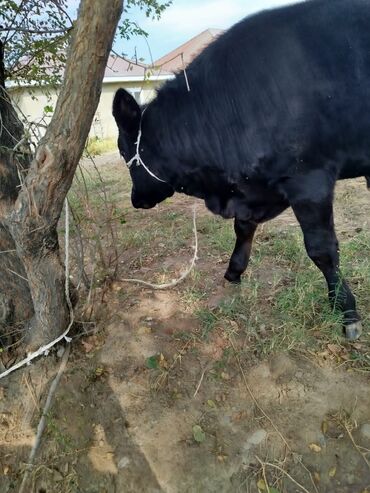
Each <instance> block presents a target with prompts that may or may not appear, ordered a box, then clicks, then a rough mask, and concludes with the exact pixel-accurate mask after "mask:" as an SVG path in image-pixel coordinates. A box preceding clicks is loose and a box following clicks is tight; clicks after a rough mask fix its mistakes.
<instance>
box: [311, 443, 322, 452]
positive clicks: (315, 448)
mask: <svg viewBox="0 0 370 493" xmlns="http://www.w3.org/2000/svg"><path fill="white" fill-rule="evenodd" d="M308 447H309V449H310V450H312V452H321V447H320V445H317V444H316V443H310V444H309V446H308Z"/></svg>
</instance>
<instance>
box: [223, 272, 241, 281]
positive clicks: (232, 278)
mask: <svg viewBox="0 0 370 493" xmlns="http://www.w3.org/2000/svg"><path fill="white" fill-rule="evenodd" d="M224 278H225V279H226V281H229V282H232V283H233V284H240V283H241V282H242V280H241V277H240V274H233V273H232V272H229V271H228V270H227V271H226V272H225V275H224Z"/></svg>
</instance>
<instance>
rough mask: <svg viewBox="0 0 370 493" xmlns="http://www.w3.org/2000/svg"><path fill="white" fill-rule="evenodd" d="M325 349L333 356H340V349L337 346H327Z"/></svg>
mask: <svg viewBox="0 0 370 493" xmlns="http://www.w3.org/2000/svg"><path fill="white" fill-rule="evenodd" d="M327 348H328V349H329V351H330V352H331V353H333V354H340V353H341V352H342V347H341V346H339V345H338V344H328V345H327Z"/></svg>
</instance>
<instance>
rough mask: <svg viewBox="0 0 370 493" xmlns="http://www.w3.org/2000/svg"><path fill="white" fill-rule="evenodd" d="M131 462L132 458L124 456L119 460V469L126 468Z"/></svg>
mask: <svg viewBox="0 0 370 493" xmlns="http://www.w3.org/2000/svg"><path fill="white" fill-rule="evenodd" d="M129 464H130V459H129V458H128V457H122V459H120V461H119V462H118V469H124V468H125V467H127V466H128V465H129Z"/></svg>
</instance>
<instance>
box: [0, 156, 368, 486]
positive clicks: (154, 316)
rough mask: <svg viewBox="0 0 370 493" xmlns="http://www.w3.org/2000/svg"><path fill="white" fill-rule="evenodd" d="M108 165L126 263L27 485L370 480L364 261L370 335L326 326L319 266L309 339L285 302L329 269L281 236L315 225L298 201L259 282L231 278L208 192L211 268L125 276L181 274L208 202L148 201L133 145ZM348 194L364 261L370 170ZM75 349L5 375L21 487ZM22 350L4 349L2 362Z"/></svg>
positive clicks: (342, 209) (268, 251)
mask: <svg viewBox="0 0 370 493" xmlns="http://www.w3.org/2000/svg"><path fill="white" fill-rule="evenodd" d="M96 163H97V166H99V169H100V170H103V171H102V174H103V176H104V169H108V168H109V169H110V171H109V176H110V178H111V182H109V183H110V184H109V186H108V189H107V190H108V195H109V193H111V195H112V196H114V197H116V198H117V200H116V202H115V204H114V207H115V210H116V209H119V210H120V211H123V213H124V221H123V220H122V217H121V215H120V216H119V217H120V230H124V231H123V233H122V235H123V237H125V238H126V239H125V238H124V239H122V244H121V243H120V244H119V246H120V248H121V247H122V252H121V253H122V254H121V256H120V268H119V270H118V271H117V272H116V277H115V279H113V280H112V279H110V281H109V284H107V283H106V284H105V285H104V286H105V287H104V286H103V284H99V285H98V286H97V288H96V292H97V293H98V294H99V293H100V295H101V296H100V298H99V296H98V297H96V298H95V302H94V303H95V305H96V306H94V314H95V318H94V317H93V318H92V319H91V320H92V322H91V321H90V322H89V323H91V330H86V327H90V326H89V325H84V324H83V321H82V322H81V324H82V325H83V327H84V328H85V332H86V334H85V335H83V333H82V336H81V333H78V334H76V336H75V337H74V339H73V341H72V344H71V355H70V357H69V361H68V365H67V369H66V371H65V372H64V374H63V376H62V379H61V382H60V384H59V386H58V389H57V392H56V395H55V399H54V403H53V405H52V409H51V411H50V412H49V413H48V415H47V429H46V431H45V434H44V436H43V439H42V442H41V445H40V449H39V451H38V454H37V456H36V460H35V464H34V467H33V468H32V471H31V476H30V481H29V484H28V486H27V488H26V490H25V491H26V492H30V493H31V492H32V493H58V492H60V493H77V492H80V493H103V492H106V493H134V492H135V493H136V492H148V493H152V492H153V493H154V492H165V493H185V492H186V493H187V492H189V493H198V492H199V493H203V492H225V493H226V492H230V493H231V492H250V493H258V492H268V491H269V492H270V493H283V492H286V493H293V492H306V493H307V492H309V493H369V492H370V387H369V383H370V356H369V351H370V349H369V348H370V345H369V319H368V313H366V309H367V307H369V308H370V301H369V292H368V290H367V286H368V284H362V282H365V281H362V280H360V274H361V273H360V274H359V273H358V272H357V271H356V272H354V273H352V274H351V273H350V274H349V275H350V282H351V285H353V286H354V287H355V291H356V294H357V297H358V298H359V300H358V301H359V304H360V307H361V310H362V315H363V317H364V329H365V330H364V335H363V337H362V339H361V340H360V341H359V342H356V343H353V344H349V343H347V342H345V341H343V339H341V336H340V334H339V335H338V330H337V333H336V334H334V333H333V334H332V328H331V327H329V332H328V333H329V334H332V335H327V333H326V332H325V331H324V332H325V335H323V333H321V332H320V330H321V326H324V325H325V324H324V322H322V320H321V319H320V320H321V321H320V324H321V325H320V324H319V322H318V320H319V318H320V316H321V315H320V313H321V311H322V310H325V306H326V299H325V286H324V283H323V281H322V280H321V278H320V277H318V278H317V279H318V281H317V283H318V291H317V292H318V293H319V295H318V296H319V297H320V298H319V302H318V303H316V301H315V300H316V299H314V301H312V302H311V301H309V302H306V301H305V303H306V305H302V306H304V307H305V310H306V311H307V313H308V315H307V317H308V318H307V319H309V320H308V321H307V320H306V318H305V324H306V325H305V326H307V327H308V329H307V330H308V333H309V335H310V339H308V336H301V335H300V337H304V338H303V339H299V340H298V339H297V338H296V336H295V335H294V334H295V332H294V330H295V329H296V328H297V324H298V320H300V318H297V319H296V318H294V317H296V316H297V317H301V316H302V314H301V313H299V314H298V315H296V313H295V311H294V308H295V307H297V303H298V302H297V301H294V302H293V304H292V305H289V306H290V307H291V308H289V309H288V308H287V309H285V308H284V312H285V313H284V314H281V313H280V314H279V313H278V312H279V309H280V310H282V309H281V308H279V307H282V306H284V307H285V306H288V305H287V304H285V305H282V304H280V305H279V303H282V300H285V301H286V293H287V292H288V290H289V289H291V290H292V292H293V293H297V292H298V291H299V289H300V287H299V285H298V284H297V278H298V277H297V276H303V275H306V278H305V284H304V285H303V286H304V287H303V291H302V292H303V295H302V296H306V295H307V292H309V290H310V288H309V284H310V282H311V281H310V279H311V278H312V283H315V282H316V281H315V279H316V278H315V277H314V276H315V275H316V274H311V273H310V272H311V271H309V273H308V280H307V274H306V270H307V269H306V266H308V263H306V260H305V259H304V260H299V262H297V261H294V265H297V267H294V269H295V268H297V269H298V271H299V272H298V271H297V272H298V274H297V273H296V271H295V270H293V267H291V265H293V264H288V263H287V262H288V261H289V257H290V256H291V255H293V254H291V253H290V250H289V248H290V245H291V244H292V241H293V240H292V238H293V236H288V237H287V238H288V239H287V240H284V241H286V245H285V247H284V248H285V257H284V258H283V256H279V255H280V251H279V248H280V247H279V248H277V246H276V245H277V244H278V243H277V242H278V241H281V238H283V239H284V238H285V236H284V235H285V234H287V235H296V234H297V235H298V234H299V233H298V228H297V225H296V222H295V219H294V218H293V216H292V214H291V213H290V212H289V211H288V212H286V213H284V214H283V215H282V216H280V217H279V218H277V219H276V220H275V221H274V222H273V224H272V225H271V226H266V227H265V228H262V231H261V233H260V234H259V237H258V239H257V243H258V245H257V246H256V255H255V258H256V260H255V261H254V262H252V263H251V265H250V267H249V271H248V274H247V275H246V276H245V280H244V282H243V283H242V285H241V286H230V285H225V284H224V282H223V274H224V271H225V269H226V266H227V260H228V256H229V254H230V251H231V250H232V246H233V245H232V242H231V240H230V239H229V238H231V239H232V234H231V233H230V234H229V233H225V231H226V230H225V231H224V230H222V235H221V233H220V230H219V229H217V230H216V229H215V228H216V226H215V228H214V229H212V228H213V226H212V228H211V226H210V224H211V221H213V219H212V217H211V215H210V214H208V213H207V212H206V211H205V209H204V208H203V206H202V205H199V206H198V228H199V241H200V251H199V260H198V262H197V265H196V269H195V272H193V273H192V274H191V275H190V276H189V277H188V278H187V279H186V281H185V282H184V283H182V284H180V285H179V286H177V287H176V288H174V289H170V290H165V291H153V290H151V289H147V288H144V287H142V286H139V285H136V284H129V283H126V282H123V281H122V279H123V278H127V277H129V278H132V277H135V278H140V279H146V280H149V281H155V282H163V281H168V280H170V279H171V278H176V277H178V276H179V275H180V273H181V271H182V270H184V269H185V268H186V266H187V265H188V264H189V261H190V259H191V257H192V255H193V249H192V241H193V238H192V231H191V217H192V204H193V200H192V199H189V198H184V197H176V198H174V199H173V200H171V201H170V202H169V203H167V204H163V205H161V206H160V208H159V209H158V208H157V209H155V210H153V211H140V212H137V211H133V210H132V209H131V208H130V206H129V194H128V192H129V187H128V178H127V173H126V171H125V170H123V169H122V168H121V166H122V164H121V163H119V162H118V158H117V156H116V155H109V156H103V157H100V158H98V159H97V160H96ZM112 170H113V171H112ZM107 173H108V171H107ZM120 174H122V178H117V176H119V175H120ZM112 176H113V178H112ZM120 180H121V181H120ZM108 181H109V180H108ZM337 195H338V201H339V202H338V211H337V221H336V222H337V230H338V234H339V237H340V239H341V240H342V241H343V243H344V244H346V240H348V241H349V242H350V241H352V239H354V240H353V241H355V240H356V238H358V236H359V235H361V234H364V236H361V238H362V240H361V241H363V242H364V243H365V244H360V246H358V247H356V248H357V249H355V248H354V247H353V248H349V247H346V246H344V250H345V253H344V255H345V256H346V259H347V258H348V259H349V260H348V262H349V263H351V262H352V263H355V262H356V261H355V259H356V258H360V259H362V262H368V259H369V248H370V242H368V239H369V238H370V228H369V222H370V217H369V200H370V195H369V193H368V191H367V190H366V187H365V184H364V180H353V181H350V182H347V183H346V184H343V183H342V184H340V185H339V186H338V194H337ZM212 224H213V223H212ZM215 224H216V225H218V224H221V223H218V222H217V223H215ZM126 225H127V230H125V227H126ZM155 225H156V226H155ZM154 227H155V228H157V229H155V231H154V229H153V228H154ZM217 227H218V226H217ZM220 227H222V228H223V227H224V226H223V225H222V226H220ZM225 227H226V226H225ZM227 227H229V228H230V231H231V229H232V228H231V225H229V226H227ZM129 228H131V229H129ZM150 228H152V229H150ZM366 228H367V230H368V233H369V235H368V236H366V234H365V233H363V231H366ZM138 231H139V232H141V233H142V236H141V237H139V238H138V239H136V240H135V241H136V243H135V241H134V240H133V239H132V238H134V237H133V236H130V238H131V239H130V242H128V243H127V241H128V240H127V238H128V237H129V235H133V234H136V232H138ZM148 231H149V234H147V233H148ZM228 231H229V230H228ZM228 235H229V236H228ZM163 237H164V239H163ZM215 238H216V239H217V242H218V243H217V244H216V240H215ZM294 238H295V237H294ZM175 240H176V241H175ZM125 242H126V243H125ZM225 244H226V245H227V249H226V250H225V248H224V245H225ZM266 244H267V247H266ZM279 245H280V244H279ZM348 245H352V243H348ZM356 245H357V244H356ZM366 247H368V249H367V250H366ZM107 248H108V246H107ZM302 252H303V250H302ZM352 252H355V255H354V256H353V257H352ZM276 253H278V255H276ZM281 255H282V254H281ZM301 255H302V257H299V258H300V259H301V258H302V259H303V258H304V257H303V255H304V252H303V253H301ZM364 265H367V264H365V263H362V264H361V269H360V270H364V267H363V266H364ZM287 266H288V267H287ZM289 266H290V267H289ZM307 268H308V267H307ZM313 272H314V270H312V273H313ZM369 272H370V269H369ZM367 274H368V272H367V273H364V275H365V277H366V276H367ZM98 281H99V279H97V282H98ZM107 286H108V287H107ZM257 287H258V292H257V291H256V290H257ZM255 292H257V294H255ZM102 293H103V295H102ZM284 296H285V297H284ZM277 299H278V300H280V301H279V302H277V301H276V300H277ZM98 300H99V301H98ZM244 300H245V303H246V307H244V308H243V301H244ZM305 300H306V298H305ZM237 303H240V306H239V305H237ZM233 306H237V308H235V310H234V309H233V310H234V311H231V308H230V307H233ZM243 310H244V311H243ZM296 311H299V312H301V311H302V309H301V307H300V306H298V310H296ZM280 316H281V317H285V318H280ZM81 317H82V316H81ZM310 317H311V318H310ZM311 319H312V320H313V321H312V320H311ZM81 320H82V318H81ZM296 320H297V321H296ZM329 320H331V319H329ZM93 322H94V323H93ZM325 323H326V322H325ZM330 323H331V322H330ZM330 323H329V325H330ZM334 332H335V331H334ZM292 334H293V335H294V336H293V335H292ZM311 339H312V340H314V341H315V342H313V343H312V341H311ZM62 352H63V348H62V347H59V348H58V352H57V351H54V352H52V353H51V354H49V356H47V357H42V358H40V359H39V360H37V361H36V362H34V363H33V364H32V365H31V366H28V367H27V368H25V369H23V370H20V371H18V372H16V373H14V374H12V375H11V376H10V377H8V378H6V379H4V380H2V381H0V423H1V427H0V492H4V493H5V492H13V491H18V490H19V486H20V483H21V480H22V477H23V474H24V471H25V468H26V466H27V461H28V456H29V452H30V448H31V446H32V444H33V441H34V437H35V432H36V428H37V425H38V422H39V420H40V414H41V412H42V409H43V406H44V402H45V398H46V395H47V393H48V390H49V387H50V384H51V381H52V380H53V378H54V376H55V374H56V371H57V369H58V366H59V364H60V359H61V356H62ZM11 358H12V354H10V355H8V354H3V363H2V364H4V365H5V366H8V365H9V364H10V363H11Z"/></svg>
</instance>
